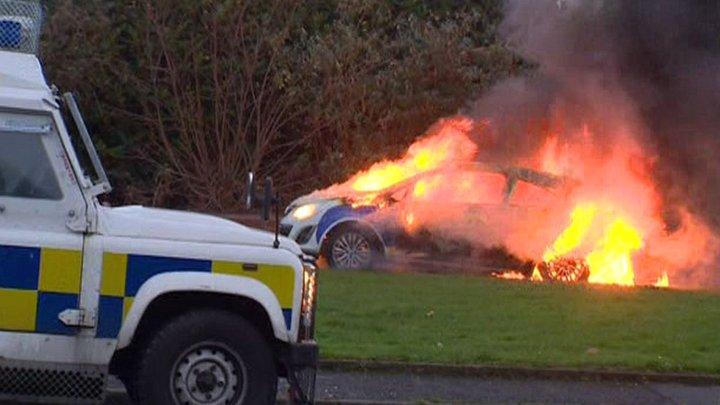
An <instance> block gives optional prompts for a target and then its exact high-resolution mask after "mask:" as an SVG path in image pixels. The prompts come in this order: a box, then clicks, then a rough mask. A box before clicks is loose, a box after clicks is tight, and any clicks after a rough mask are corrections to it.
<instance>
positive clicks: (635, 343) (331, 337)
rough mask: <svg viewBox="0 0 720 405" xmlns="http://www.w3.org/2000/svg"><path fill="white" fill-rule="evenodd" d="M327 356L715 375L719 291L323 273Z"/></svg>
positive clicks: (719, 350) (719, 369)
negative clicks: (716, 292)
mask: <svg viewBox="0 0 720 405" xmlns="http://www.w3.org/2000/svg"><path fill="white" fill-rule="evenodd" d="M320 282H321V285H320V289H319V292H320V299H319V307H318V330H317V337H318V340H319V342H320V345H321V349H322V355H323V358H326V359H361V360H394V361H407V362H433V363H447V364H483V365H488V364H490V365H504V366H513V365H522V366H533V367H595V368H621V369H631V370H651V371H661V372H663V371H672V372H704V373H713V374H720V295H717V294H713V293H707V292H686V291H673V290H655V289H648V288H616V287H600V286H588V285H575V286H571V285H549V284H530V283H522V282H508V281H502V280H494V279H486V278H478V277H464V276H449V275H448V276H437V275H408V274H380V273H355V272H330V271H326V272H323V273H322V274H321V280H320Z"/></svg>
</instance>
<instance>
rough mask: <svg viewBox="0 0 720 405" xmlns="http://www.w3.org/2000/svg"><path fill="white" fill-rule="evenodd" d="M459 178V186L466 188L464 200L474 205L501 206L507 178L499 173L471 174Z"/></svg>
mask: <svg viewBox="0 0 720 405" xmlns="http://www.w3.org/2000/svg"><path fill="white" fill-rule="evenodd" d="M467 176H468V177H465V176H463V177H461V179H460V182H461V183H460V184H461V185H463V186H464V188H467V190H468V192H467V193H466V194H465V195H464V199H466V200H468V202H472V203H475V204H502V202H503V199H504V195H505V189H506V188H507V178H506V177H505V176H504V175H503V174H500V173H472V174H469V175H467Z"/></svg>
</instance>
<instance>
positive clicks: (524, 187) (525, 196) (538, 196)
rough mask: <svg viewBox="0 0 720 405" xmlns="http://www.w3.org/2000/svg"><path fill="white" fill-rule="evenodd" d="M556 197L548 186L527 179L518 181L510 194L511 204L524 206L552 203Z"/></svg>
mask: <svg viewBox="0 0 720 405" xmlns="http://www.w3.org/2000/svg"><path fill="white" fill-rule="evenodd" d="M555 198H556V197H555V196H554V195H553V193H552V191H551V190H549V189H547V188H544V187H540V186H538V185H536V184H532V183H528V182H525V181H518V182H517V183H516V184H515V188H513V191H512V194H511V195H510V204H512V205H522V206H529V205H545V204H547V203H552V201H553V200H554V199H555Z"/></svg>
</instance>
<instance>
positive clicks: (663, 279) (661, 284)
mask: <svg viewBox="0 0 720 405" xmlns="http://www.w3.org/2000/svg"><path fill="white" fill-rule="evenodd" d="M653 285H654V286H655V287H658V288H668V287H670V278H669V277H668V274H667V272H666V271H665V272H663V274H662V276H660V278H658V280H657V281H656V282H655V284H653Z"/></svg>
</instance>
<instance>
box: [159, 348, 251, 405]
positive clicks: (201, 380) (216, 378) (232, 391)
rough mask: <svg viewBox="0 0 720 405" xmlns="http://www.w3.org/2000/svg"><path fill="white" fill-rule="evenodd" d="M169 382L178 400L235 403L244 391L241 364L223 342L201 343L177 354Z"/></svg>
mask: <svg viewBox="0 0 720 405" xmlns="http://www.w3.org/2000/svg"><path fill="white" fill-rule="evenodd" d="M171 384H172V390H173V395H174V396H175V399H176V402H178V403H181V404H192V405H196V404H203V405H215V404H218V405H219V404H235V403H238V402H240V399H241V398H242V394H243V393H244V392H245V370H244V365H243V364H242V363H241V362H240V360H239V357H238V356H236V355H234V354H233V353H232V352H231V351H229V350H228V349H226V348H225V347H224V346H222V345H219V344H204V345H202V346H197V347H195V348H193V349H191V350H189V351H187V352H186V353H185V354H184V355H183V356H181V357H180V359H179V360H178V362H177V364H176V365H175V367H174V370H173V377H172V380H171Z"/></svg>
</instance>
